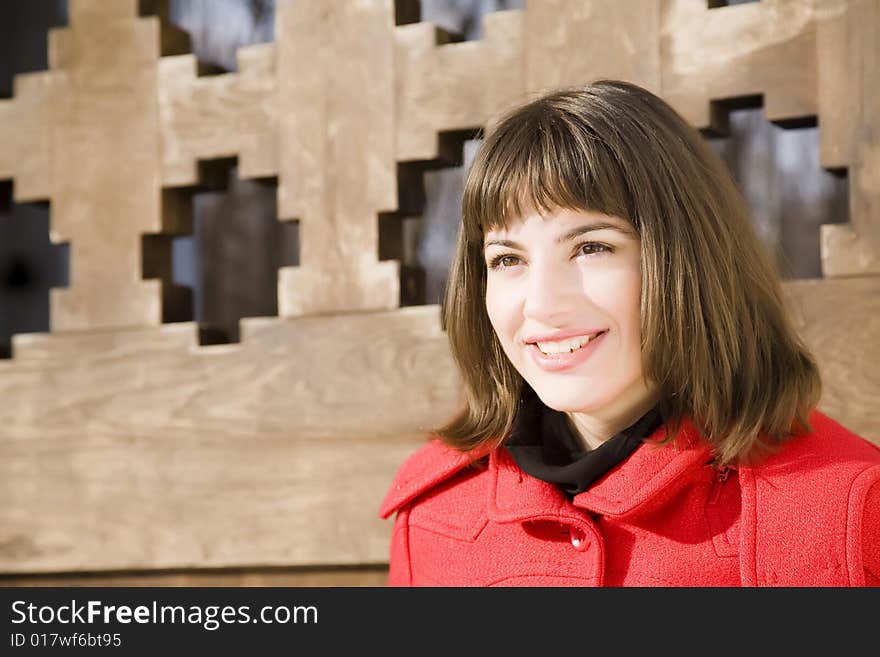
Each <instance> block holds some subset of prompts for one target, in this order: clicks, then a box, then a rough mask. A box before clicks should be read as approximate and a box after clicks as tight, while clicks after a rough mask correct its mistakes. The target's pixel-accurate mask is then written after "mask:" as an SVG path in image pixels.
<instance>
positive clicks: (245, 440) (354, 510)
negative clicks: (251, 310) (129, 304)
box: [0, 306, 459, 573]
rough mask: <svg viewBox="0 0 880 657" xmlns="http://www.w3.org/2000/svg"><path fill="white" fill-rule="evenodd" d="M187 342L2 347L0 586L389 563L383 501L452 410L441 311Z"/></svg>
mask: <svg viewBox="0 0 880 657" xmlns="http://www.w3.org/2000/svg"><path fill="white" fill-rule="evenodd" d="M195 330H196V329H195V326H194V325H192V324H188V325H187V324H184V325H178V326H176V327H173V328H171V327H163V328H162V329H161V330H160V329H149V330H147V329H144V330H140V331H125V332H107V333H106V334H104V335H103V342H104V346H103V347H101V346H99V343H100V342H101V341H102V339H101V334H98V333H97V332H89V333H85V334H78V333H70V334H60V335H44V336H30V337H29V339H27V340H16V344H15V345H14V349H15V350H16V353H21V354H22V355H21V357H20V358H19V357H16V358H15V359H14V360H12V361H6V362H3V361H0V396H2V398H3V399H4V404H3V405H2V407H0V427H2V428H0V572H7V573H15V572H18V573H38V572H58V571H77V570H88V571H91V570H105V569H112V570H130V569H145V568H189V567H229V566H237V567H243V566H267V565H283V566H290V565H339V564H371V563H372V564H378V563H382V562H383V561H384V560H386V559H387V541H388V532H389V525H388V524H387V523H385V522H383V521H382V520H380V519H379V518H378V517H377V515H376V514H377V510H378V507H379V503H380V502H381V499H382V497H383V496H384V494H385V492H386V489H387V488H388V486H389V485H390V482H391V478H392V476H393V473H394V471H395V470H396V468H397V467H398V466H399V465H400V463H401V462H402V461H403V460H404V458H405V457H406V456H407V454H409V453H410V452H411V451H413V450H414V449H415V447H416V446H417V445H418V444H419V443H420V442H422V441H423V440H424V439H425V436H426V435H427V433H428V432H429V430H430V429H431V428H432V427H433V426H435V425H436V424H437V423H439V422H441V421H443V420H445V419H446V418H447V417H448V415H449V414H450V413H451V412H452V411H453V410H454V408H455V407H456V405H457V404H458V402H459V399H458V377H457V374H456V373H455V371H454V368H453V365H452V363H451V359H450V358H449V356H448V347H447V344H446V338H445V336H444V335H443V333H442V332H441V330H440V328H439V320H438V309H437V307H435V306H431V307H420V308H408V309H402V310H399V311H394V312H385V313H357V314H349V315H341V316H336V317H329V318H318V317H315V318H303V319H298V320H292V319H279V318H274V319H254V320H248V321H245V322H243V327H242V338H243V342H242V344H241V345H220V346H212V347H194V346H192V339H193V336H194V334H195ZM160 332H161V333H162V335H156V334H158V333H160Z"/></svg>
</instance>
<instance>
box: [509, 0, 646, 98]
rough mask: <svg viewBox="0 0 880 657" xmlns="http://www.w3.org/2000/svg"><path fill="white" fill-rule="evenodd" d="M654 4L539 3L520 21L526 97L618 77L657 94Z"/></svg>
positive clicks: (603, 0)
mask: <svg viewBox="0 0 880 657" xmlns="http://www.w3.org/2000/svg"><path fill="white" fill-rule="evenodd" d="M659 12H660V2H659V0H647V1H646V0H542V1H541V2H535V3H530V4H529V5H528V7H527V10H526V19H525V34H526V37H525V41H526V43H525V53H526V85H527V87H528V89H529V91H530V92H540V91H543V90H548V89H555V88H557V87H567V86H573V85H583V84H586V83H588V82H592V81H593V80H596V79H599V78H618V79H622V80H629V81H630V82H634V83H636V84H640V85H642V86H644V87H647V88H648V89H650V90H652V91H654V92H655V93H656V92H659V90H660V51H659V36H660V35H659V29H658V27H659Z"/></svg>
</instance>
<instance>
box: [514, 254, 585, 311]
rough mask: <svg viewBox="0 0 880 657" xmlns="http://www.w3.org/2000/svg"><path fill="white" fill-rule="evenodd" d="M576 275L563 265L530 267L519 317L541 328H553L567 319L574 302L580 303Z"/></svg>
mask: <svg viewBox="0 0 880 657" xmlns="http://www.w3.org/2000/svg"><path fill="white" fill-rule="evenodd" d="M576 274H577V272H576V270H574V268H568V267H565V266H564V265H562V266H560V265H558V264H541V263H536V262H533V263H531V265H530V267H529V271H528V282H527V285H526V296H525V300H524V302H523V316H524V317H525V318H526V319H531V320H534V321H535V322H540V323H541V324H547V325H554V324H556V323H558V322H559V321H561V320H562V319H563V318H564V317H565V316H567V315H570V314H571V311H572V310H573V306H574V305H575V304H576V303H577V302H578V300H580V301H581V302H583V301H584V294H583V291H581V290H580V287H579V278H578V276H577V275H576Z"/></svg>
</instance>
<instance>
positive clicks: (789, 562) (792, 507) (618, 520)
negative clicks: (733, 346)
mask: <svg viewBox="0 0 880 657" xmlns="http://www.w3.org/2000/svg"><path fill="white" fill-rule="evenodd" d="M810 421H811V423H812V425H813V428H814V430H815V431H814V433H813V434H811V435H809V436H803V437H800V438H797V439H795V440H792V441H790V442H788V443H787V444H786V446H785V447H784V448H783V450H782V451H781V452H780V453H778V454H776V455H774V456H772V457H770V458H769V459H767V460H765V461H764V462H763V463H761V464H760V465H758V466H756V467H741V468H738V469H736V470H731V471H728V472H727V475H728V476H726V477H725V473H724V472H723V471H722V472H721V473H719V471H718V470H717V469H715V468H713V467H712V466H711V465H710V464H709V462H710V460H711V457H710V452H709V449H708V445H707V444H706V443H705V441H703V440H702V439H701V438H700V437H699V435H698V433H697V432H696V431H695V430H694V428H693V426H692V425H691V424H689V423H685V426H684V427H683V429H682V431H681V433H680V434H679V435H678V436H677V438H676V440H675V441H674V442H672V443H669V444H667V445H666V446H662V447H657V446H656V445H648V444H645V445H641V446H640V447H639V448H638V449H637V450H636V451H635V452H634V453H633V454H632V455H631V456H630V457H629V458H628V459H626V460H625V461H623V462H622V463H620V464H618V465H617V466H615V467H614V468H613V469H612V470H611V471H609V472H608V473H607V474H606V475H605V476H604V477H603V478H601V479H600V480H598V481H597V482H596V483H595V484H594V485H593V486H592V487H591V488H590V489H589V490H587V491H585V492H583V493H580V494H578V495H576V496H575V497H574V499H573V500H571V501H569V500H568V498H567V497H566V496H565V495H564V494H563V493H562V492H561V491H560V490H559V488H557V487H556V486H555V485H554V484H551V483H547V482H544V481H541V480H539V479H535V478H533V477H531V476H530V475H528V474H526V473H525V472H523V471H522V470H521V469H520V468H519V467H518V466H517V465H516V463H515V462H514V461H513V459H512V458H511V457H510V455H509V454H508V453H507V451H506V450H505V449H504V448H501V449H499V450H496V451H493V452H491V453H490V454H489V460H488V466H487V467H477V466H473V465H471V466H468V460H469V459H468V457H467V456H466V455H463V454H461V453H460V452H457V451H455V450H453V449H451V448H449V447H446V446H445V445H443V444H442V443H440V442H439V441H438V440H434V441H432V442H431V443H429V444H428V445H426V446H424V447H422V448H421V449H420V450H418V451H417V452H416V453H415V454H413V455H412V456H411V457H410V458H409V459H408V460H407V461H406V462H405V463H404V464H403V465H402V466H401V468H400V470H399V471H398V473H397V476H396V478H395V480H394V483H393V485H392V487H391V490H390V491H389V493H388V495H387V497H386V498H385V501H384V502H383V504H382V507H381V509H380V515H381V516H382V517H383V518H387V517H389V516H390V515H391V514H392V513H394V512H395V511H396V512H397V517H396V519H395V522H394V529H393V533H392V540H391V560H390V572H389V580H388V583H389V585H391V586H407V585H414V586H603V585H604V586H741V585H745V586H758V585H768V586H860V585H865V584H866V583H867V584H871V583H875V584H876V583H880V579H876V578H877V576H880V448H878V447H877V446H875V445H873V444H871V443H869V442H868V441H867V440H865V439H863V438H860V437H859V436H857V435H855V434H853V433H852V432H850V431H848V430H847V429H845V428H844V427H842V426H841V425H839V424H838V423H836V422H835V421H834V420H832V419H830V418H828V417H827V416H825V415H824V414H822V413H820V412H818V411H814V412H813V413H812V414H811V416H810ZM661 432H662V427H661V428H660V429H658V430H657V432H655V434H654V435H653V437H654V438H656V437H658V436H660V435H661ZM866 573H867V577H866ZM872 573H873V574H872Z"/></svg>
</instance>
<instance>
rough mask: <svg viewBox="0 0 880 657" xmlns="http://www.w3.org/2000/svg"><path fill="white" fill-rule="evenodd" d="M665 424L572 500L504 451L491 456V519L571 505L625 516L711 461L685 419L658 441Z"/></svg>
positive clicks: (516, 517)
mask: <svg viewBox="0 0 880 657" xmlns="http://www.w3.org/2000/svg"><path fill="white" fill-rule="evenodd" d="M663 431H664V429H663V426H662V425H661V426H660V427H659V428H658V429H657V430H656V431H654V432H653V433H652V434H651V435H650V436H649V440H650V441H652V442H647V443H645V444H643V445H641V446H640V447H639V448H638V449H637V450H636V451H635V452H633V454H632V455H631V456H630V457H629V458H627V459H626V460H624V461H623V462H621V463H620V464H618V465H617V466H615V467H614V468H612V469H611V470H609V471H608V473H607V474H605V475H604V476H603V477H602V478H601V479H599V480H598V481H597V482H596V483H595V484H594V485H593V486H592V487H591V488H590V489H589V490H586V491H584V492H583V493H579V494H578V495H576V496H575V497H574V499H573V500H572V501H571V502H569V501H568V499H567V498H566V496H565V495H564V494H563V493H562V491H561V490H560V489H559V488H558V487H557V486H555V485H553V484H550V483H548V482H545V481H541V480H539V479H535V478H534V477H531V476H529V475H528V474H526V473H525V472H523V471H522V470H521V469H520V468H519V467H518V466H517V465H516V463H515V462H514V460H513V458H512V457H511V456H510V454H509V453H508V452H507V450H506V449H504V448H501V449H498V450H496V451H494V452H492V453H491V454H490V457H489V470H490V475H491V476H490V481H489V491H488V493H489V500H488V513H489V517H490V518H491V519H493V520H495V521H497V522H513V521H523V520H527V519H529V518H535V517H547V516H559V515H561V514H562V513H563V509H564V508H565V507H567V506H568V505H569V504H572V505H574V506H575V507H578V508H581V509H585V510H587V511H590V512H593V513H598V514H601V515H606V516H624V515H629V514H631V513H635V512H636V511H638V510H639V509H640V508H641V507H642V506H643V505H645V504H646V503H648V502H649V501H650V500H652V499H653V498H655V497H656V496H657V495H658V493H660V492H661V491H664V490H666V489H667V488H668V487H669V486H670V485H671V484H672V483H673V482H674V481H675V480H676V479H678V478H679V477H680V476H681V475H683V474H684V473H685V472H686V471H688V470H689V469H690V468H692V467H694V466H698V465H702V464H703V463H706V462H708V461H709V460H711V450H710V449H709V446H708V445H707V444H706V443H705V441H702V440H700V437H699V432H698V431H697V430H696V429H695V428H694V426H693V425H692V424H691V423H690V422H688V421H687V420H686V421H685V423H684V424H683V426H682V429H681V431H680V432H679V434H678V436H676V438H675V440H673V441H671V442H669V443H667V444H665V445H657V444H656V441H657V440H659V439H661V438H662V437H663Z"/></svg>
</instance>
